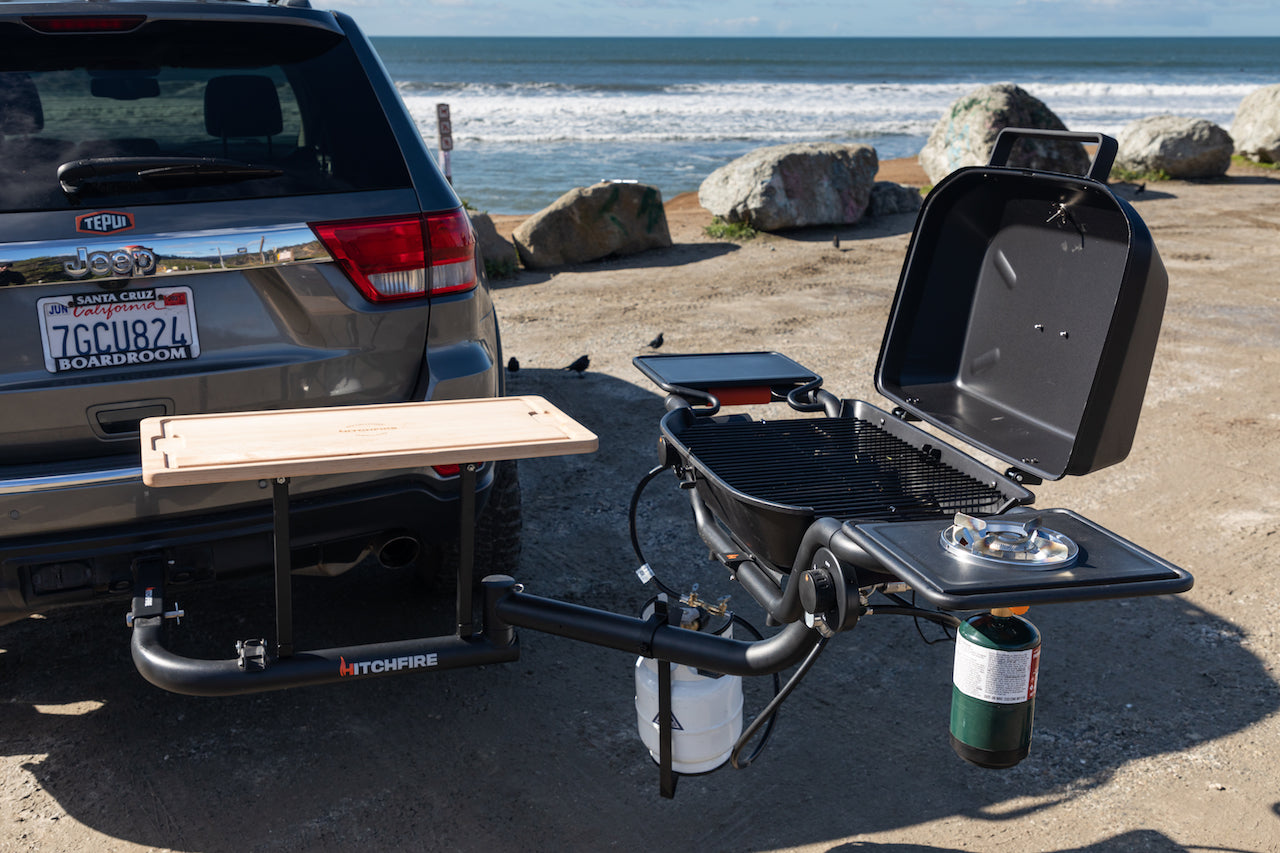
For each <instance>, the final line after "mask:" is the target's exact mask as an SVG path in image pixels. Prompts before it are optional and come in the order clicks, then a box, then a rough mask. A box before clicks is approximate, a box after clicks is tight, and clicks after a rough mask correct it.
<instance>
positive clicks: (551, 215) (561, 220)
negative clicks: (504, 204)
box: [511, 181, 671, 269]
mask: <svg viewBox="0 0 1280 853" xmlns="http://www.w3.org/2000/svg"><path fill="white" fill-rule="evenodd" d="M511 237H512V239H513V240H514V242H515V244H516V251H517V252H518V253H519V255H520V262H521V263H523V264H524V265H525V266H526V267H528V268H529V269H538V268H541V267H555V266H561V265H563V264H581V263H586V262H587V261H597V260H599V259H601V258H606V257H609V256H610V255H630V254H634V253H636V252H643V251H644V250H646V249H657V248H661V247H663V246H670V245H671V232H670V230H669V229H668V228H667V214H666V211H665V210H664V209H663V207H662V193H661V192H659V191H658V188H657V187H652V186H649V185H647V184H638V183H633V182H626V181H602V182H600V183H598V184H592V185H591V186H589V187H578V188H576V189H572V190H569V192H567V193H565V194H564V195H562V196H560V198H558V199H556V200H555V202H553V203H552V204H551V206H550V207H546V208H543V209H542V210H540V211H538V212H537V213H535V214H533V215H532V216H530V217H529V218H528V219H526V220H525V221H524V222H522V223H520V225H519V227H518V228H516V230H515V233H514V234H512V235H511Z"/></svg>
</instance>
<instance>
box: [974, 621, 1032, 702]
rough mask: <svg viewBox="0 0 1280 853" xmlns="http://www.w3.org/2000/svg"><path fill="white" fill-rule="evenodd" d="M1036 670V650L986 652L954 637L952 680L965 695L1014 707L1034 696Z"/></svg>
mask: <svg viewBox="0 0 1280 853" xmlns="http://www.w3.org/2000/svg"><path fill="white" fill-rule="evenodd" d="M1039 669H1040V647H1039V646H1037V647H1036V648H1034V649H1024V650H1022V651H1017V652H1007V651H1001V650H999V649H988V648H984V647H983V646H979V645H978V644H977V643H974V642H971V641H969V640H966V639H965V638H964V637H963V636H958V637H956V661H955V670H954V671H953V673H952V680H953V682H954V683H955V685H956V689H957V690H959V691H960V692H961V693H963V694H964V695H966V696H972V697H973V698H974V699H981V700H982V701H984V702H994V703H996V704H998V705H1015V704H1017V703H1019V702H1026V701H1028V700H1030V699H1032V698H1034V697H1035V695H1036V673H1037V672H1038V671H1039Z"/></svg>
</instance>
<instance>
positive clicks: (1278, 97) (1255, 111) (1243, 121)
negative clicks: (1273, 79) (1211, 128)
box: [1231, 83, 1280, 163]
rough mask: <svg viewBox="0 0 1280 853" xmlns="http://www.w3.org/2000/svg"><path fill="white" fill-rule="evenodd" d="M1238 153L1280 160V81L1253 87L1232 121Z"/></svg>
mask: <svg viewBox="0 0 1280 853" xmlns="http://www.w3.org/2000/svg"><path fill="white" fill-rule="evenodd" d="M1231 138H1232V139H1233V140H1234V141H1235V144H1236V153H1238V154H1242V155H1244V156H1245V157H1248V158H1249V159H1250V160H1254V161H1257V162H1259V163H1280V83H1276V84H1275V85H1272V86H1263V87H1262V88H1261V89H1254V90H1253V91H1252V92H1250V93H1249V94H1247V95H1245V97H1244V100H1243V101H1241V102H1240V106H1239V107H1238V108H1236V118H1235V121H1233V122H1232V123H1231Z"/></svg>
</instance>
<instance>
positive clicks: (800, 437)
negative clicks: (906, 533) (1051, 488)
mask: <svg viewBox="0 0 1280 853" xmlns="http://www.w3.org/2000/svg"><path fill="white" fill-rule="evenodd" d="M680 441H681V442H683V443H684V444H685V446H686V448H687V449H688V450H689V452H690V454H691V455H692V456H693V457H695V458H696V459H697V461H698V462H699V463H700V464H701V466H702V467H703V468H704V469H705V470H706V471H708V472H710V473H712V474H713V475H715V476H716V477H718V478H720V479H721V480H723V481H724V483H725V484H726V485H728V486H729V487H731V488H733V489H734V490H736V491H738V492H741V493H742V494H745V495H747V496H749V497H752V498H755V499H757V500H761V501H767V502H770V503H775V504H785V505H789V506H794V507H808V508H812V509H813V510H814V512H815V513H816V514H817V515H818V516H826V517H831V518H836V519H839V520H842V521H849V520H853V519H859V520H868V521H915V520H924V519H930V518H940V517H942V518H945V517H950V516H951V515H954V514H955V513H956V512H964V513H968V514H976V515H981V514H984V513H994V512H999V511H1001V510H1002V509H1003V508H1004V507H1005V505H1006V504H1007V502H1008V498H1007V496H1006V495H1004V494H1003V493H1002V492H1000V491H999V490H998V489H997V488H996V487H994V486H993V485H991V484H989V483H984V482H982V481H980V480H977V479H975V478H973V477H972V476H970V475H968V474H965V473H963V472H961V471H958V470H956V469H955V468H952V467H951V466H949V465H947V464H945V463H943V462H940V461H939V460H938V454H937V452H936V451H934V452H930V449H929V446H928V445H925V446H924V447H923V448H917V447H913V446H912V445H910V444H908V443H907V442H905V441H903V440H902V439H900V438H898V437H897V436H894V435H890V434H889V433H887V432H885V431H884V430H882V429H880V428H879V427H877V426H876V425H875V424H873V423H871V422H870V421H866V420H863V419H861V418H848V417H845V418H815V419H811V420H784V421H744V422H731V423H725V422H720V423H715V422H711V421H698V422H694V423H692V424H690V425H689V426H688V428H686V429H684V430H682V431H681V433H680Z"/></svg>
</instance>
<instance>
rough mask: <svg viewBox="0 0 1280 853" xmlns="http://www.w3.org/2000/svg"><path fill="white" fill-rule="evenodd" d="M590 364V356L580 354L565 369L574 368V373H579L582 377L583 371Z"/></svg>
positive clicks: (579, 376)
mask: <svg viewBox="0 0 1280 853" xmlns="http://www.w3.org/2000/svg"><path fill="white" fill-rule="evenodd" d="M590 364H591V359H590V358H589V357H588V356H585V355H580V356H578V357H577V358H576V359H574V362H573V364H570V365H567V366H566V367H565V370H572V371H573V372H574V373H576V374H578V378H582V371H584V370H586V369H587V367H588V366H589V365H590Z"/></svg>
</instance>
